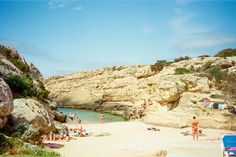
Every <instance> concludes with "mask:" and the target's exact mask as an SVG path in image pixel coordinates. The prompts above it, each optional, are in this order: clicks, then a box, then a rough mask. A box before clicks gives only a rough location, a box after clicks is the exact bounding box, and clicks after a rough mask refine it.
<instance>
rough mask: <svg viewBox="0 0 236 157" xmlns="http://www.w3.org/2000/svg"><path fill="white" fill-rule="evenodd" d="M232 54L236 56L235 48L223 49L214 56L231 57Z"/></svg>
mask: <svg viewBox="0 0 236 157" xmlns="http://www.w3.org/2000/svg"><path fill="white" fill-rule="evenodd" d="M232 56H236V49H231V48H228V49H224V50H221V51H219V52H218V53H217V54H216V55H215V57H232Z"/></svg>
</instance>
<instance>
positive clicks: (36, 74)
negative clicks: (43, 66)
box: [29, 63, 43, 80]
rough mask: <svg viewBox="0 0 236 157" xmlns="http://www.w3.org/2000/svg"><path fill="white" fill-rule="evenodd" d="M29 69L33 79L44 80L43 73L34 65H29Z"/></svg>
mask: <svg viewBox="0 0 236 157" xmlns="http://www.w3.org/2000/svg"><path fill="white" fill-rule="evenodd" d="M29 68H30V73H31V75H32V77H33V79H36V80H43V76H42V74H41V72H40V71H39V69H38V68H37V67H36V66H35V65H34V64H33V63H30V64H29Z"/></svg>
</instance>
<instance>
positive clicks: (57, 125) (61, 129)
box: [54, 121, 69, 135]
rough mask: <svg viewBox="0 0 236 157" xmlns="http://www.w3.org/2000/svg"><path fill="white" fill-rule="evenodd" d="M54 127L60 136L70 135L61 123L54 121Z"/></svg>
mask: <svg viewBox="0 0 236 157" xmlns="http://www.w3.org/2000/svg"><path fill="white" fill-rule="evenodd" d="M54 126H55V128H56V130H57V132H58V133H59V135H65V134H68V133H69V130H68V128H67V126H66V125H63V124H61V123H60V122H57V121H54Z"/></svg>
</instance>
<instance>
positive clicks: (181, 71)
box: [175, 68, 191, 75]
mask: <svg viewBox="0 0 236 157" xmlns="http://www.w3.org/2000/svg"><path fill="white" fill-rule="evenodd" d="M189 73H191V71H190V70H188V69H186V68H176V69H175V74H176V75H183V74H189Z"/></svg>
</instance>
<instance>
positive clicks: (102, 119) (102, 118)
mask: <svg viewBox="0 0 236 157" xmlns="http://www.w3.org/2000/svg"><path fill="white" fill-rule="evenodd" d="M100 121H101V123H103V122H104V113H103V111H102V112H101V113H100Z"/></svg>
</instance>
